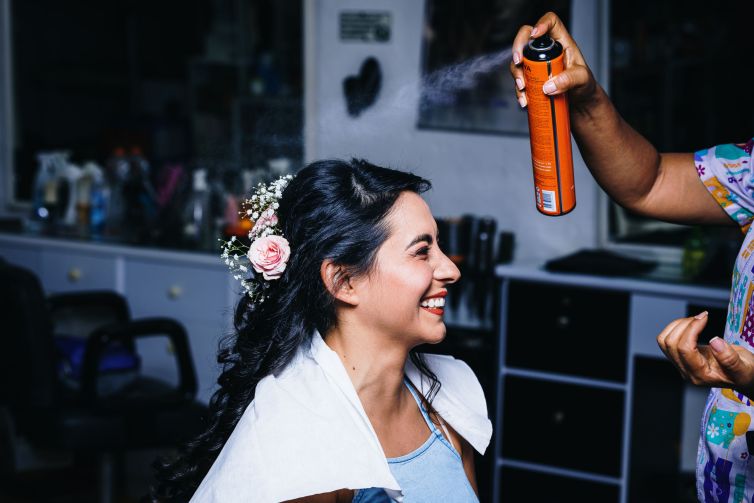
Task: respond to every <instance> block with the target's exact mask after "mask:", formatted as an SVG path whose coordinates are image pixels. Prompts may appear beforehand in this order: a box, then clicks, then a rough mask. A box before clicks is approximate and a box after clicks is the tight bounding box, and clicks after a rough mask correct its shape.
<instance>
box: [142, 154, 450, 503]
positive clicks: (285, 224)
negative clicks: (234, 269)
mask: <svg viewBox="0 0 754 503" xmlns="http://www.w3.org/2000/svg"><path fill="white" fill-rule="evenodd" d="M429 188H431V184H430V182H429V181H428V180H425V179H423V178H421V177H419V176H416V175H413V174H411V173H406V172H402V171H396V170H392V169H387V168H382V167H379V166H375V165H373V164H370V163H368V162H366V161H364V160H359V159H352V160H351V161H350V162H346V161H340V160H327V161H318V162H314V163H312V164H309V165H308V166H306V167H305V168H303V169H302V170H301V171H300V172H299V173H298V175H296V177H295V178H294V179H293V180H292V181H291V182H290V184H289V185H288V186H287V187H286V189H285V190H284V192H283V196H282V198H281V200H280V208H279V209H278V217H279V219H280V225H281V228H282V230H283V235H284V236H285V237H286V239H288V241H289V243H290V247H291V256H290V259H289V262H288V266H287V269H286V271H285V273H284V274H283V276H282V277H281V278H280V279H278V280H277V281H271V282H270V290H269V297H268V298H267V300H266V301H265V302H264V303H260V304H252V303H251V302H250V299H249V298H248V297H247V296H244V297H243V298H242V299H241V300H240V301H239V303H238V306H237V308H236V312H235V319H234V322H235V334H233V335H232V336H231V337H229V338H228V339H226V340H225V341H224V342H223V343H222V344H221V349H220V352H219V355H218V358H217V359H218V362H219V363H220V365H221V367H222V371H221V374H220V377H219V378H218V380H217V382H218V384H219V385H220V388H219V389H218V391H216V392H215V394H214V395H213V396H212V398H211V400H210V403H209V411H210V413H209V420H208V425H207V429H206V431H204V433H202V434H201V435H199V436H198V437H197V438H196V439H194V440H193V441H192V442H190V443H189V444H187V445H186V446H185V447H184V449H183V450H182V452H181V453H180V455H179V456H178V457H177V458H175V459H173V460H172V461H158V462H157V463H156V465H155V466H156V469H157V481H156V484H155V485H153V487H152V490H151V500H152V501H155V502H163V503H167V502H182V501H188V500H189V499H190V498H191V496H192V495H193V493H194V491H195V490H196V488H197V487H198V485H199V483H200V482H201V481H202V479H203V478H204V476H205V475H206V473H207V471H208V470H209V468H210V467H211V465H212V463H213V462H214V460H215V458H216V457H217V455H218V454H219V452H220V450H221V449H222V448H223V446H224V445H225V442H226V441H227V439H228V437H229V436H230V434H231V432H232V431H233V428H235V426H236V424H237V423H238V421H239V419H240V418H241V415H242V414H243V413H244V411H245V410H246V408H247V406H248V405H249V403H251V401H252V400H253V399H254V393H255V390H256V386H257V383H258V382H259V381H260V380H261V379H262V378H264V377H265V376H268V375H270V374H274V373H278V372H280V371H281V370H282V369H283V368H285V366H286V365H288V363H289V362H290V361H291V359H292V358H293V356H294V355H295V354H296V351H297V350H298V349H299V348H300V347H301V346H302V345H304V344H307V343H309V341H310V340H311V338H312V335H313V333H314V330H315V329H316V330H318V331H319V333H321V334H326V333H327V332H328V331H329V329H330V328H331V327H333V326H334V324H335V323H336V310H335V307H336V304H335V299H334V297H333V296H332V295H331V294H330V293H329V291H328V290H327V288H326V287H325V285H324V282H323V281H322V279H321V277H320V266H321V264H322V262H323V261H325V260H332V261H333V262H334V263H336V264H338V265H340V266H341V267H343V269H344V270H345V271H346V272H347V276H350V277H358V276H361V275H365V274H368V273H369V272H370V271H371V269H372V268H373V266H374V263H375V257H376V254H377V250H378V249H379V247H380V246H381V245H382V243H384V241H385V240H386V239H387V237H388V233H389V229H388V227H387V224H386V218H385V217H387V216H388V214H389V213H390V211H391V209H392V208H393V205H394V203H395V201H396V199H397V198H398V196H399V195H400V194H401V193H403V192H414V193H417V194H419V193H422V192H425V191H426V190H428V189H429ZM410 357H411V360H412V361H413V362H414V364H415V365H416V366H417V367H418V368H419V370H420V371H421V372H422V374H423V376H424V377H426V378H427V379H428V380H429V382H430V383H431V384H430V392H429V393H428V396H427V397H426V398H427V400H428V401H429V402H430V403H431V400H432V397H434V395H435V394H436V393H437V391H438V390H439V387H440V384H439V382H438V380H437V377H436V376H435V375H434V374H433V373H432V371H431V370H430V369H429V368H428V367H427V365H426V364H425V363H424V361H423V360H422V358H421V356H420V354H418V353H415V352H411V356H410Z"/></svg>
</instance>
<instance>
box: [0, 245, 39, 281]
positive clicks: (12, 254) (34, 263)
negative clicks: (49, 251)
mask: <svg viewBox="0 0 754 503" xmlns="http://www.w3.org/2000/svg"><path fill="white" fill-rule="evenodd" d="M0 257H2V258H3V259H4V260H5V261H6V262H8V263H10V264H13V265H17V266H21V267H25V268H26V269H30V270H31V271H32V272H33V273H34V274H36V275H39V274H40V273H41V271H42V253H41V252H40V251H39V249H38V248H37V249H35V248H34V247H32V246H11V245H6V244H0Z"/></svg>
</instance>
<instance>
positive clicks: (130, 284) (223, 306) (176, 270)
mask: <svg viewBox="0 0 754 503" xmlns="http://www.w3.org/2000/svg"><path fill="white" fill-rule="evenodd" d="M125 284H126V292H128V300H129V302H130V303H131V310H132V313H133V316H134V317H143V316H168V317H171V318H177V319H178V320H180V321H182V322H183V323H184V324H187V322H188V321H190V320H201V321H210V320H211V321H216V322H217V323H218V330H219V329H220V328H222V327H221V325H220V322H221V321H222V320H223V319H224V316H225V315H227V316H230V314H229V313H230V311H228V309H229V307H230V306H228V275H227V273H226V272H225V271H223V270H222V269H219V268H217V269H213V268H207V267H201V266H190V265H189V266H176V265H173V264H170V263H167V262H163V261H148V260H135V259H130V260H128V262H127V263H126V278H125Z"/></svg>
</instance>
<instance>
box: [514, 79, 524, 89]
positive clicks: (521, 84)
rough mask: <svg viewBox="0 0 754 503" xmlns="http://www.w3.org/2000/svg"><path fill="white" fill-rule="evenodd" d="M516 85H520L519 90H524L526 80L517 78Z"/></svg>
mask: <svg viewBox="0 0 754 503" xmlns="http://www.w3.org/2000/svg"><path fill="white" fill-rule="evenodd" d="M516 86H517V87H518V90H519V91H523V90H524V81H523V80H521V79H516Z"/></svg>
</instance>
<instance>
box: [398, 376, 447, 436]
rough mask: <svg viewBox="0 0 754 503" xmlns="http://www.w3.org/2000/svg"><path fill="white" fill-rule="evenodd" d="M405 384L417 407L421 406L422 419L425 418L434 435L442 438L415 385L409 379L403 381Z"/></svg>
mask: <svg viewBox="0 0 754 503" xmlns="http://www.w3.org/2000/svg"><path fill="white" fill-rule="evenodd" d="M403 382H405V383H406V387H407V388H408V390H409V391H410V392H411V396H413V397H414V400H416V405H418V406H419V411H420V412H421V414H422V417H423V418H424V421H425V422H426V423H427V426H429V429H430V431H432V433H435V434H439V435H441V436H442V434H441V433H440V431H439V430H438V429H437V427H436V426H435V423H433V422H432V419H430V417H429V413H428V412H427V409H426V408H424V403H423V402H422V399H421V398H420V397H419V391H418V390H417V389H416V388H414V385H413V384H412V383H411V381H409V380H408V378H405V379H403Z"/></svg>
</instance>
